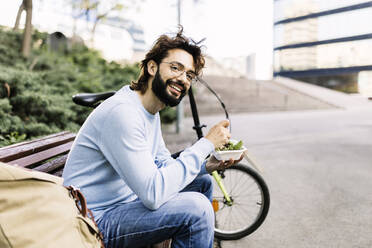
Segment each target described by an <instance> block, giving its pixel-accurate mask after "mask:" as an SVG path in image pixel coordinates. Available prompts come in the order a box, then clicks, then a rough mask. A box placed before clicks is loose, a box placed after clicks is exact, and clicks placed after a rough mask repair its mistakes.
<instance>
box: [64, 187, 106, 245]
mask: <svg viewBox="0 0 372 248" xmlns="http://www.w3.org/2000/svg"><path fill="white" fill-rule="evenodd" d="M65 188H66V189H67V190H68V191H69V192H70V194H71V196H72V197H73V198H74V200H75V204H76V207H77V209H78V210H79V212H80V213H81V215H82V216H83V217H85V218H86V217H88V218H89V219H91V220H92V222H93V223H94V225H95V226H96V227H97V229H98V234H99V238H100V241H101V247H102V248H104V247H105V246H104V243H103V235H102V233H101V231H100V230H99V228H98V225H97V223H96V221H95V220H94V216H93V213H92V211H91V210H90V209H89V208H88V207H87V201H86V199H85V197H84V195H83V194H82V193H81V191H80V190H79V189H78V188H76V187H74V186H72V185H70V186H68V187H65ZM88 214H89V215H90V216H88Z"/></svg>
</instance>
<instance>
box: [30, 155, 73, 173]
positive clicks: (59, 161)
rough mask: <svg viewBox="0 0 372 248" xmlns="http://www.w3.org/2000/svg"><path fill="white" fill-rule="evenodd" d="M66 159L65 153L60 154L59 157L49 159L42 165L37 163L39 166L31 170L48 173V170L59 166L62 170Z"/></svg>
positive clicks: (50, 170) (53, 169)
mask: <svg viewBox="0 0 372 248" xmlns="http://www.w3.org/2000/svg"><path fill="white" fill-rule="evenodd" d="M66 160H67V154H65V155H62V156H61V157H59V158H56V159H54V160H52V161H49V162H47V163H44V164H42V165H39V166H37V167H35V168H33V170H37V171H41V172H46V173H50V172H52V171H55V170H57V169H59V168H62V170H63V167H64V166H65V163H66Z"/></svg>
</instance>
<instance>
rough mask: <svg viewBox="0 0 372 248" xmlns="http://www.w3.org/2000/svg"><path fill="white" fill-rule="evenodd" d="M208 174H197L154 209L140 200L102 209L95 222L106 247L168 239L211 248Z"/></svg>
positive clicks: (210, 187) (210, 189)
mask: <svg viewBox="0 0 372 248" xmlns="http://www.w3.org/2000/svg"><path fill="white" fill-rule="evenodd" d="M211 200H212V181H211V176H210V175H208V174H207V175H203V176H198V177H197V178H195V180H194V181H193V182H192V183H191V184H189V185H188V186H187V187H186V188H185V189H184V190H182V191H181V192H180V193H178V194H177V195H176V196H175V197H173V198H172V199H170V200H169V201H168V202H166V203H165V204H163V205H162V206H161V207H160V208H158V209H157V210H155V211H153V210H149V209H148V208H146V207H145V206H144V205H143V204H142V202H141V201H140V200H136V201H133V202H129V203H125V204H120V205H118V206H117V207H115V208H113V209H112V210H109V211H106V212H105V213H104V215H103V216H102V218H100V219H99V220H98V222H97V224H98V227H99V229H100V230H101V232H102V233H103V236H104V243H105V246H106V248H111V247H112V248H114V247H115V248H119V247H120V248H124V247H131V248H132V247H143V246H146V245H150V244H156V243H159V242H161V241H164V240H166V239H172V247H174V248H175V247H194V248H204V247H208V248H212V247H213V238H214V212H213V208H212V204H211Z"/></svg>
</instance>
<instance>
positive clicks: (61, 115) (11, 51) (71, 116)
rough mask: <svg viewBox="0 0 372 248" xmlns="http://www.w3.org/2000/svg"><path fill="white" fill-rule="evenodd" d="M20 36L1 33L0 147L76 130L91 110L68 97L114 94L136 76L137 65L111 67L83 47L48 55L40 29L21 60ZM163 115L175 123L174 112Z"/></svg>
mask: <svg viewBox="0 0 372 248" xmlns="http://www.w3.org/2000/svg"><path fill="white" fill-rule="evenodd" d="M21 37H22V35H21V33H19V32H13V31H6V30H4V29H0V147H1V146H4V145H9V144H12V143H15V142H19V141H22V140H25V139H32V138H35V137H39V136H43V135H47V134H51V133H55V132H59V131H62V130H70V131H73V132H76V131H77V130H78V129H79V127H80V126H81V124H82V123H83V122H84V120H85V119H86V117H87V116H88V115H89V113H90V111H91V109H88V108H85V107H81V106H78V105H75V104H74V103H73V102H72V100H71V96H72V95H74V94H76V93H79V92H102V91H111V90H118V89H120V88H121V87H122V86H123V85H125V84H129V83H130V82H131V81H132V80H135V79H136V78H137V76H138V73H139V68H138V65H132V66H122V65H119V64H118V63H115V62H110V63H109V62H107V61H105V60H104V59H102V58H101V56H100V54H99V53H98V52H97V51H94V50H91V49H88V48H87V47H86V46H84V45H75V46H73V47H72V48H71V49H70V50H69V51H68V52H66V53H53V52H49V51H48V48H47V46H46V37H47V34H45V33H40V32H38V31H35V32H34V35H33V42H34V46H33V47H34V49H33V51H32V55H31V56H30V58H28V59H25V58H23V57H22V56H21V53H20V50H21V42H22V39H21ZM36 44H39V45H38V46H36ZM163 112H164V113H162V117H163V118H162V119H163V121H166V122H172V121H173V120H174V119H175V114H174V109H167V110H166V111H163Z"/></svg>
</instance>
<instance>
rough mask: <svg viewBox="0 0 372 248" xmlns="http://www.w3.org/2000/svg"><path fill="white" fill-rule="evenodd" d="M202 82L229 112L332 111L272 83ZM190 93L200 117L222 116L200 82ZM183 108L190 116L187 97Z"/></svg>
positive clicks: (212, 78)
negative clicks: (218, 97)
mask: <svg viewBox="0 0 372 248" xmlns="http://www.w3.org/2000/svg"><path fill="white" fill-rule="evenodd" d="M203 79H204V80H205V81H206V82H207V83H208V84H209V85H210V86H211V88H212V89H213V90H214V91H216V92H217V94H218V95H219V96H220V97H221V99H222V101H223V102H224V103H225V105H226V108H227V110H228V112H229V113H241V112H268V111H293V110H310V109H329V108H335V106H334V105H332V104H329V103H327V102H325V101H322V100H320V99H317V98H314V97H312V96H310V95H307V94H304V93H301V92H300V91H297V90H295V89H293V88H290V87H286V86H285V85H283V84H279V83H278V82H275V81H265V80H251V79H247V78H232V77H221V76H204V77H203ZM194 92H195V94H194V95H195V98H196V102H197V105H198V111H199V113H200V114H201V115H211V114H223V110H222V107H221V105H220V103H219V102H218V100H217V99H216V97H215V96H214V95H213V94H212V93H211V92H210V91H209V90H208V89H207V88H206V87H204V86H203V85H202V84H201V83H200V82H198V83H197V84H196V85H195V87H194ZM184 106H185V115H186V116H191V112H190V108H189V100H188V97H185V100H184Z"/></svg>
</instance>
